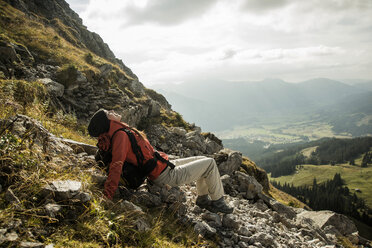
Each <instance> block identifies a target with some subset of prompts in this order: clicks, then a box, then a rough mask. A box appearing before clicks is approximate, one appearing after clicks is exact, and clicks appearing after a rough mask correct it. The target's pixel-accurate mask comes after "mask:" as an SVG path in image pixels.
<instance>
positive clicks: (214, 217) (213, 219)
mask: <svg viewBox="0 0 372 248" xmlns="http://www.w3.org/2000/svg"><path fill="white" fill-rule="evenodd" d="M201 217H202V219H203V220H205V221H207V222H209V224H210V225H212V226H214V227H221V226H222V221H221V217H220V216H219V215H218V214H215V213H211V212H205V213H204V214H202V216H201Z"/></svg>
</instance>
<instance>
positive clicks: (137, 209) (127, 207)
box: [120, 200, 144, 213]
mask: <svg viewBox="0 0 372 248" xmlns="http://www.w3.org/2000/svg"><path fill="white" fill-rule="evenodd" d="M120 207H121V208H123V209H124V210H125V211H134V212H139V213H144V212H143V210H142V208H141V207H139V206H137V205H136V204H134V203H132V202H130V201H127V200H125V201H123V202H121V203H120Z"/></svg>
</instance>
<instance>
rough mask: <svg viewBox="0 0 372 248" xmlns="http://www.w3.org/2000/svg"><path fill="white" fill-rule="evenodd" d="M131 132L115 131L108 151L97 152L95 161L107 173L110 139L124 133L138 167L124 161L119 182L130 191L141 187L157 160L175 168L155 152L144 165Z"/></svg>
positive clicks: (110, 158) (124, 129) (109, 159)
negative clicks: (118, 133)
mask: <svg viewBox="0 0 372 248" xmlns="http://www.w3.org/2000/svg"><path fill="white" fill-rule="evenodd" d="M131 130H133V129H129V128H120V129H118V130H116V131H115V132H114V133H113V135H112V136H111V140H110V148H109V149H108V151H103V150H98V151H97V154H96V157H95V159H96V161H97V163H98V165H99V166H100V167H105V168H106V170H107V172H108V170H109V165H110V163H111V161H112V147H111V144H112V139H113V137H114V136H115V134H116V133H117V132H119V131H124V132H125V133H126V134H127V135H128V138H129V141H130V143H131V147H132V150H133V153H134V154H135V155H136V159H137V164H138V166H137V165H135V164H132V163H129V162H127V161H125V162H124V164H123V169H122V173H121V179H122V180H121V181H122V183H123V184H124V186H125V187H127V188H130V189H137V188H138V187H139V186H141V185H142V184H143V183H144V181H145V180H146V177H147V176H148V175H149V174H150V173H151V172H152V170H153V169H154V168H155V167H156V166H157V161H158V160H160V161H162V162H164V163H166V164H167V166H170V167H171V169H173V168H174V167H175V166H174V164H172V163H171V162H169V161H168V160H167V159H165V158H163V157H162V156H161V155H160V154H159V153H158V152H157V151H155V152H154V155H153V156H154V157H153V158H151V159H149V160H148V161H146V163H144V156H143V153H142V150H141V147H140V146H139V145H138V143H137V140H136V138H135V136H134V134H133V133H132V131H131ZM133 131H134V132H136V130H133ZM138 135H139V137H142V136H141V135H140V134H138Z"/></svg>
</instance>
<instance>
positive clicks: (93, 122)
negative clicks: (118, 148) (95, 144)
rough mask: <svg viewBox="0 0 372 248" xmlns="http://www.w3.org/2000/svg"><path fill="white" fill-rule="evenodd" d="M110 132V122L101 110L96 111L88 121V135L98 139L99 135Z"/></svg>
mask: <svg viewBox="0 0 372 248" xmlns="http://www.w3.org/2000/svg"><path fill="white" fill-rule="evenodd" d="M109 130H110V120H109V119H108V118H107V116H106V113H105V111H104V110H103V109H100V110H98V111H97V112H95V113H94V115H93V116H92V119H90V122H89V125H88V132H89V135H90V136H92V137H98V136H99V135H100V134H103V133H106V132H108V131H109Z"/></svg>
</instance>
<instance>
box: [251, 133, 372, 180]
mask: <svg viewBox="0 0 372 248" xmlns="http://www.w3.org/2000/svg"><path fill="white" fill-rule="evenodd" d="M314 146H316V147H317V148H316V150H315V151H314V152H312V153H311V155H310V157H305V156H304V155H303V154H302V153H301V151H302V150H303V149H305V148H309V147H314ZM371 147H372V137H358V138H353V139H337V138H323V139H320V140H317V141H312V142H308V143H305V144H300V145H295V146H289V147H287V148H284V149H283V150H281V151H279V152H277V148H275V146H274V147H272V148H271V151H270V152H268V153H266V155H265V156H263V157H261V158H260V159H258V160H257V161H256V163H257V164H258V165H259V166H260V167H262V168H263V169H265V170H266V171H267V172H268V173H271V176H272V177H279V176H284V175H290V174H292V173H294V172H295V171H296V166H297V165H301V164H313V165H321V164H331V165H335V164H339V163H349V164H351V165H355V159H356V158H357V157H359V156H360V155H361V154H364V155H363V160H362V164H361V165H362V167H367V166H368V164H370V163H371V158H372V153H371V152H369V150H370V148H371Z"/></svg>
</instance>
